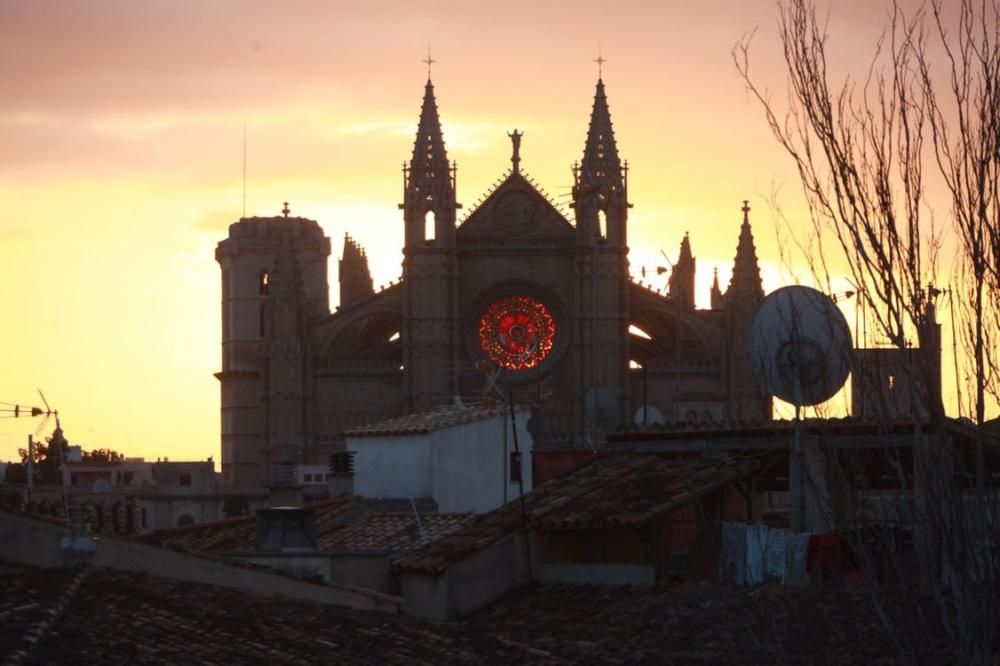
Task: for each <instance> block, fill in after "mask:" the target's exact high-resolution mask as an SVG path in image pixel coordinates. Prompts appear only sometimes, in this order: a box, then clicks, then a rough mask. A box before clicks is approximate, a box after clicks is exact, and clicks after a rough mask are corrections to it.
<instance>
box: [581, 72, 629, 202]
mask: <svg viewBox="0 0 1000 666" xmlns="http://www.w3.org/2000/svg"><path fill="white" fill-rule="evenodd" d="M580 170H581V171H582V174H583V178H584V179H585V180H590V181H591V184H595V183H596V182H599V181H602V180H608V181H610V182H611V183H612V184H615V185H622V186H623V183H621V180H622V173H621V172H622V165H621V160H620V159H619V157H618V146H617V144H616V143H615V131H614V128H613V127H612V126H611V111H610V110H609V109H608V97H607V95H606V94H605V92H604V81H603V79H597V92H596V93H595V94H594V106H593V109H592V110H591V112H590V127H589V128H588V129H587V143H586V145H585V146H584V149H583V160H582V161H581V162H580Z"/></svg>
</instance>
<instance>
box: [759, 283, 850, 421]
mask: <svg viewBox="0 0 1000 666" xmlns="http://www.w3.org/2000/svg"><path fill="white" fill-rule="evenodd" d="M749 353H750V363H751V364H752V366H753V371H754V374H755V375H756V377H757V381H759V382H760V383H761V384H762V385H763V386H764V388H765V389H767V391H768V392H769V393H771V394H772V395H774V396H776V397H778V398H781V399H782V400H784V401H785V402H789V403H791V404H793V405H795V406H796V407H804V406H809V405H818V404H820V403H821V402H825V401H826V400H829V399H830V398H832V397H833V395H834V394H835V393H836V392H837V391H839V390H840V387H841V386H843V385H844V382H846V381H847V376H848V374H849V373H850V371H851V359H850V355H851V331H850V329H849V328H848V327H847V321H846V320H845V319H844V315H843V313H841V311H840V310H839V309H838V308H837V306H836V304H834V302H833V300H832V299H831V298H830V297H829V296H827V295H826V294H823V293H822V292H819V291H817V290H815V289H813V288H811V287H803V286H797V285H796V286H791V287H782V288H781V289H778V290H777V291H774V292H772V293H771V294H770V295H768V297H767V298H765V299H764V301H763V302H762V303H761V304H760V305H759V306H758V307H757V311H756V312H754V315H753V320H752V321H751V322H750V344H749Z"/></svg>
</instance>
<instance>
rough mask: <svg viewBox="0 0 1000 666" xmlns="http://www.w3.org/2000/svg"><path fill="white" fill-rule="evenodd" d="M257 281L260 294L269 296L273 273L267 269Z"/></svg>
mask: <svg viewBox="0 0 1000 666" xmlns="http://www.w3.org/2000/svg"><path fill="white" fill-rule="evenodd" d="M257 283H258V287H259V288H260V295H261V296H267V290H268V288H269V287H270V286H271V274H270V273H268V272H267V271H261V272H260V277H259V278H258V281H257Z"/></svg>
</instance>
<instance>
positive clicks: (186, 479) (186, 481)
mask: <svg viewBox="0 0 1000 666" xmlns="http://www.w3.org/2000/svg"><path fill="white" fill-rule="evenodd" d="M181 485H182V486H190V485H191V475H190V474H188V473H187V472H185V473H184V474H181Z"/></svg>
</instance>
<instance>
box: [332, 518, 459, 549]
mask: <svg viewBox="0 0 1000 666" xmlns="http://www.w3.org/2000/svg"><path fill="white" fill-rule="evenodd" d="M474 518H475V514H472V513H425V514H421V515H419V516H418V515H416V514H413V513H372V514H368V515H367V516H365V517H364V518H362V519H361V520H359V521H358V522H356V523H354V524H352V525H348V526H346V527H344V528H343V529H341V530H338V531H337V532H332V533H330V534H329V535H328V538H327V540H326V548H324V550H331V551H354V552H357V551H372V552H384V551H395V552H400V551H408V550H414V549H416V548H419V547H420V546H422V545H423V544H425V543H430V542H433V541H437V540H438V539H440V538H441V537H444V536H447V535H448V534H451V533H453V532H455V531H457V530H459V529H461V528H462V527H465V526H466V525H468V524H469V523H470V522H472V520H473V519H474Z"/></svg>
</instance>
